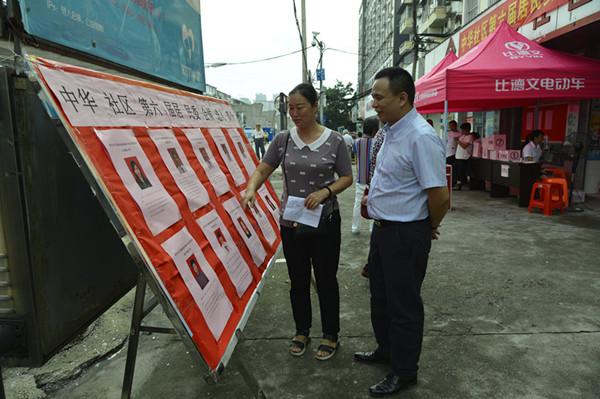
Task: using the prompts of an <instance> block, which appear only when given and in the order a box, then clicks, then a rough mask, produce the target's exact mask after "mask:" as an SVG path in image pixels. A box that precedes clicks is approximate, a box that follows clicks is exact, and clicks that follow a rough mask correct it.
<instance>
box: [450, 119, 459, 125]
mask: <svg viewBox="0 0 600 399" xmlns="http://www.w3.org/2000/svg"><path fill="white" fill-rule="evenodd" d="M448 124H449V125H454V126H458V123H457V122H456V121H455V120H454V119H452V120H451V121H450V122H448Z"/></svg>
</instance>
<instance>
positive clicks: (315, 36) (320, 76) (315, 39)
mask: <svg viewBox="0 0 600 399" xmlns="http://www.w3.org/2000/svg"><path fill="white" fill-rule="evenodd" d="M312 34H313V39H312V45H313V47H314V46H318V47H319V69H317V80H318V81H319V122H320V123H323V107H324V102H325V98H324V93H323V80H325V70H324V69H323V52H324V51H325V43H323V42H322V41H321V40H319V32H313V33H312Z"/></svg>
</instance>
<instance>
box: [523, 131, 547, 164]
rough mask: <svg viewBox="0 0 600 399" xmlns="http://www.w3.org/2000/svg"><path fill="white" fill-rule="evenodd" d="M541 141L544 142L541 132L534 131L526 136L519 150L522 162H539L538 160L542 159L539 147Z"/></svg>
mask: <svg viewBox="0 0 600 399" xmlns="http://www.w3.org/2000/svg"><path fill="white" fill-rule="evenodd" d="M542 141H544V132H542V131H541V130H534V131H532V132H531V133H530V134H529V135H528V136H527V140H526V141H525V145H524V146H523V149H522V150H521V156H522V157H523V161H525V162H540V159H542V148H541V147H540V144H541V143H542Z"/></svg>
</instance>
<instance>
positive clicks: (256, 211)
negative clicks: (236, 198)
mask: <svg viewBox="0 0 600 399" xmlns="http://www.w3.org/2000/svg"><path fill="white" fill-rule="evenodd" d="M245 192H246V190H244V191H242V192H241V193H240V194H241V195H242V196H244V194H245ZM248 208H249V209H250V213H252V216H254V219H256V222H257V223H258V227H260V230H261V231H262V233H263V235H264V236H265V238H266V239H267V241H268V242H269V245H271V246H272V245H273V244H274V243H275V241H276V240H277V233H275V230H274V229H273V226H271V223H270V222H269V217H268V216H267V214H266V213H265V211H263V209H262V208H261V207H260V206H258V205H257V204H256V203H254V205H248ZM277 223H279V219H278V220H277Z"/></svg>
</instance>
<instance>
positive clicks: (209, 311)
mask: <svg viewBox="0 0 600 399" xmlns="http://www.w3.org/2000/svg"><path fill="white" fill-rule="evenodd" d="M162 247H163V249H164V250H165V251H166V252H167V253H168V254H169V256H170V257H171V259H173V262H175V266H176V267H177V270H178V271H179V274H180V275H181V278H182V279H183V282H184V283H185V285H186V287H187V288H188V290H189V292H190V294H191V295H192V298H194V302H196V305H198V308H199V309H200V312H201V313H202V316H203V317H204V320H205V321H206V324H207V325H208V328H209V329H210V332H211V333H212V335H213V336H214V337H215V339H216V340H217V341H218V340H219V338H220V337H221V334H222V333H223V329H224V328H225V325H226V324H227V321H228V320H229V317H230V316H231V312H232V311H233V305H232V304H231V301H230V300H229V298H227V294H225V290H224V289H223V285H222V284H221V282H220V281H219V279H218V277H217V275H216V274H215V272H214V270H213V269H212V267H211V266H210V265H209V264H208V261H207V260H206V258H205V257H204V254H203V253H202V250H201V249H200V246H199V245H198V243H197V242H196V240H194V238H193V237H192V236H191V234H190V233H189V231H188V230H187V228H185V227H184V228H183V229H181V230H180V231H179V232H178V233H176V234H175V235H173V236H172V237H171V238H169V239H168V240H167V241H165V242H164V243H163V244H162Z"/></svg>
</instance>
